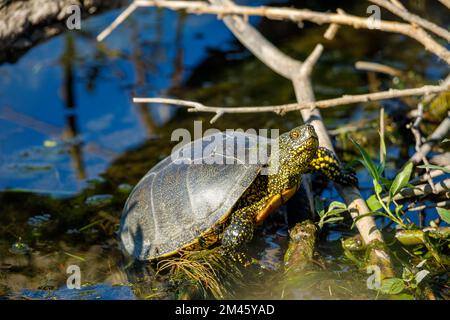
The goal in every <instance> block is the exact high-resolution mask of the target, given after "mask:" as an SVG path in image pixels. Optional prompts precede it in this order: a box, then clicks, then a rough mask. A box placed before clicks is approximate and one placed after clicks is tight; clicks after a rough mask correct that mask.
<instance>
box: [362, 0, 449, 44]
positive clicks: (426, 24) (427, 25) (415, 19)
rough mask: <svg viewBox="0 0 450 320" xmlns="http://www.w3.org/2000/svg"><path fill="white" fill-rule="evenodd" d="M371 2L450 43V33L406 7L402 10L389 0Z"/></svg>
mask: <svg viewBox="0 0 450 320" xmlns="http://www.w3.org/2000/svg"><path fill="white" fill-rule="evenodd" d="M369 1H370V2H372V3H375V4H377V5H379V6H381V7H383V8H385V9H387V10H389V11H391V12H392V13H393V14H395V15H397V16H399V17H401V18H402V19H403V20H405V21H407V22H409V23H411V24H412V25H418V26H421V27H422V28H424V29H427V30H428V31H431V32H433V33H434V34H436V35H438V36H440V37H441V38H443V39H445V40H447V41H448V42H450V32H448V31H447V30H445V29H443V28H441V27H439V26H438V25H436V24H434V23H432V22H430V21H428V20H425V19H422V18H421V17H419V16H417V15H415V14H412V13H411V12H409V11H408V10H406V9H405V7H403V8H400V7H398V6H396V5H394V4H392V3H391V2H389V1H387V0H369Z"/></svg>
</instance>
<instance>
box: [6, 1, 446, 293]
mask: <svg viewBox="0 0 450 320" xmlns="http://www.w3.org/2000/svg"><path fill="white" fill-rule="evenodd" d="M354 3H355V4H354ZM356 3H358V2H357V1H354V2H349V4H348V6H349V8H346V9H348V11H351V10H353V9H355V10H359V9H360V8H359V7H358V4H356ZM116 15H117V12H113V13H108V14H104V15H102V16H99V17H95V18H91V19H89V20H88V21H85V22H83V29H82V32H80V33H72V32H70V33H66V34H63V35H61V36H58V37H56V38H54V39H52V40H50V41H48V42H47V43H44V44H42V45H40V46H38V47H36V48H34V49H33V50H31V51H30V52H28V53H27V54H26V55H25V56H24V57H22V58H21V59H20V60H19V61H18V62H17V63H15V64H14V65H1V66H0V189H1V190H4V191H5V190H9V191H8V192H2V193H1V194H0V201H1V207H0V297H2V296H9V297H12V298H25V299H78V298H84V299H133V298H134V297H135V295H136V296H137V297H139V298H158V299H161V298H170V297H174V296H171V295H170V294H169V293H168V289H167V286H166V285H165V284H161V283H155V284H152V285H144V286H142V287H140V286H135V287H132V289H133V291H131V289H130V287H129V286H127V284H128V280H129V279H130V271H129V269H128V266H129V265H128V262H127V261H125V260H124V257H123V256H122V254H121V251H120V247H119V244H118V243H117V240H116V231H117V227H118V223H119V217H120V213H121V210H122V207H123V204H124V202H125V200H126V198H127V196H128V193H129V192H130V190H131V187H132V186H133V185H134V184H135V183H136V182H137V181H138V180H139V179H140V177H142V175H143V174H144V173H145V172H147V171H148V170H149V169H150V168H151V167H152V166H153V165H154V164H155V163H157V162H158V161H159V160H160V159H162V158H163V157H165V156H167V155H168V154H169V153H170V150H171V148H172V147H173V146H174V143H173V142H171V141H170V135H171V132H172V131H173V130H174V129H177V128H187V129H189V130H192V128H193V121H194V120H203V121H204V123H203V127H204V130H206V129H208V128H209V124H208V120H209V119H210V115H206V114H193V113H187V112H185V111H184V110H177V109H174V108H167V107H165V106H149V105H146V104H140V105H134V104H132V103H131V100H132V97H134V96H171V95H173V96H175V97H180V98H186V99H192V100H198V101H201V102H204V103H205V104H211V105H229V106H233V105H240V104H245V105H251V104H269V103H271V104H275V103H287V102H292V101H294V99H295V96H294V92H293V90H292V88H291V86H290V84H289V83H288V82H287V81H286V80H284V79H281V78H279V77H278V76H276V75H274V74H273V73H272V71H270V70H268V69H267V68H265V67H264V66H263V65H262V64H261V63H260V62H259V61H257V60H256V59H254V58H252V57H251V56H250V55H249V54H248V53H247V52H246V51H245V50H243V49H242V48H241V47H240V46H239V45H238V44H237V43H236V42H234V41H233V38H232V36H231V35H230V33H229V32H228V31H227V29H226V28H225V27H224V26H223V24H222V23H221V22H220V21H217V19H216V18H215V17H212V16H187V15H184V14H181V13H174V12H170V11H164V10H139V11H138V12H136V13H135V14H134V15H133V16H132V17H131V18H130V20H129V21H127V22H126V23H125V24H124V25H123V26H121V27H120V28H119V29H118V30H116V31H115V32H114V33H113V34H112V35H111V36H110V38H108V40H107V41H106V42H105V43H100V44H99V43H96V42H95V41H94V38H95V35H96V34H98V32H99V31H100V30H101V29H102V28H103V27H105V26H106V25H108V22H110V21H111V20H112V19H113V18H114V17H115V16H116ZM252 21H255V23H260V27H261V29H262V30H263V32H264V34H267V35H268V36H269V37H270V38H271V39H274V41H275V42H276V43H277V44H278V45H280V46H282V47H283V50H285V51H286V52H289V53H290V54H292V55H293V56H295V57H299V58H304V57H305V56H306V55H307V54H308V52H310V50H311V49H312V48H313V47H314V44H315V43H317V42H318V41H321V42H322V41H323V38H322V34H323V31H324V29H325V27H323V28H322V27H317V28H314V29H312V28H306V29H305V30H299V29H298V28H297V27H296V26H293V25H291V24H284V23H279V22H275V23H269V22H267V21H262V22H261V20H260V19H254V20H252ZM274 26H277V27H276V28H275V27H274ZM280 35H283V36H280ZM356 37H358V39H360V41H361V44H360V45H359V46H355V45H353V40H354V39H355V38H356ZM405 41H408V40H405V39H404V38H401V37H398V36H387V35H386V34H381V35H380V34H379V33H373V32H364V31H354V30H351V29H345V28H344V29H342V30H341V31H339V33H338V41H335V42H332V43H326V44H325V46H326V50H325V52H324V54H323V56H322V58H321V61H320V63H319V64H318V66H317V69H316V71H315V74H314V81H315V91H316V94H317V97H318V98H329V97H335V96H336V95H339V94H342V93H344V92H346V93H361V92H367V91H368V87H367V77H366V75H365V74H364V73H358V72H355V70H354V68H353V63H354V62H355V61H357V60H362V59H364V60H373V61H381V62H383V61H389V63H391V64H392V65H393V66H396V67H399V68H400V69H403V70H413V71H414V72H415V74H416V75H417V77H419V78H420V80H421V81H422V80H423V79H421V78H426V79H428V80H430V79H431V80H433V79H438V78H442V76H443V75H444V74H445V72H447V71H446V70H445V68H444V66H443V65H442V64H441V63H440V62H439V61H437V60H436V59H434V58H433V57H432V56H430V55H425V56H421V58H420V61H418V60H417V59H418V58H417V57H418V54H419V52H420V50H421V48H420V46H418V45H416V44H414V43H410V42H408V43H407V45H408V48H409V50H404V47H405ZM377 80H378V81H379V85H380V86H381V88H385V87H389V86H392V85H393V84H392V83H391V81H390V79H387V78H384V77H381V78H379V79H377ZM388 106H389V110H390V111H389V110H387V112H392V113H395V112H398V111H399V110H400V112H402V110H403V109H402V106H403V102H402V101H398V102H391V103H390V104H388ZM324 116H325V119H326V122H327V126H328V127H329V128H330V129H336V130H334V131H336V135H337V137H336V144H337V147H338V149H339V150H340V151H343V150H346V149H348V145H346V142H345V141H346V139H341V138H342V137H345V135H342V134H341V133H339V132H340V131H339V130H340V128H341V127H342V126H344V125H346V124H348V122H349V121H350V122H351V123H352V124H354V125H355V127H357V128H358V126H359V127H360V128H361V127H363V129H362V130H360V131H357V132H355V134H360V136H358V138H361V139H360V140H362V142H364V139H365V140H366V141H371V139H377V138H376V137H377V132H376V123H374V121H370V120H367V119H376V116H377V105H374V107H373V108H371V107H364V108H363V107H362V106H360V105H357V106H351V107H342V108H339V109H336V110H327V111H326V112H324ZM362 121H363V122H364V121H366V122H364V123H362ZM298 123H299V115H298V114H295V113H290V114H288V115H286V116H284V117H281V116H273V115H271V114H260V115H258V117H254V116H251V115H240V116H237V117H236V116H232V115H226V116H224V117H223V118H221V120H220V121H219V122H218V123H217V124H215V126H216V127H217V128H219V129H225V128H243V129H247V128H249V127H252V128H280V129H281V131H285V130H287V129H289V128H292V127H294V126H296V125H298ZM361 123H362V124H361ZM370 124H374V125H373V126H371V125H370ZM391 139H393V140H392V141H394V142H392V141H391V142H392V144H394V143H395V144H396V146H395V148H392V150H391V151H393V152H396V153H400V154H401V155H403V157H404V156H405V150H406V155H407V153H408V150H409V147H410V145H409V142H408V141H402V139H399V138H398V137H396V133H393V137H392V138H391ZM395 139H397V140H395ZM403 140H405V139H403ZM374 150H376V148H375V146H374ZM391 155H392V157H391V159H390V160H391V162H389V165H391V166H393V165H395V163H394V160H397V161H399V159H398V158H401V157H400V156H397V154H395V156H394V154H393V153H392V154H391ZM341 156H342V157H343V158H344V159H346V160H350V159H352V158H353V157H354V154H353V153H352V151H349V152H347V153H342V152H341ZM388 160H389V159H388ZM359 176H360V180H361V185H362V187H363V188H364V187H365V186H367V185H368V184H369V183H370V181H368V180H367V179H365V176H364V174H363V173H360V174H359ZM319 184H320V183H319ZM323 188H324V186H323V185H320V186H318V188H317V190H322V189H323ZM323 196H325V197H327V198H329V199H331V198H336V194H335V193H334V192H333V191H332V190H331V189H325V192H324V193H323ZM296 210H297V211H299V210H298V208H297V209H296ZM285 228H286V215H285V213H284V211H282V210H280V212H279V213H278V214H275V215H274V216H273V217H271V218H270V219H269V220H268V221H267V223H265V224H264V226H263V227H262V228H260V229H259V230H258V233H257V236H256V237H255V238H256V240H255V241H254V243H253V244H252V246H251V251H252V252H254V255H255V256H256V257H257V259H259V261H260V265H259V269H258V270H257V272H254V273H253V274H252V277H251V279H252V280H249V284H248V287H247V288H245V289H244V290H238V292H239V294H238V295H237V296H239V297H243V298H276V299H279V298H349V297H352V298H367V297H372V298H373V297H374V294H373V292H367V290H366V288H364V279H359V278H358V276H355V275H358V274H360V273H358V272H357V271H356V268H354V267H351V264H349V263H348V261H346V260H345V258H344V257H343V256H342V250H340V246H339V243H338V242H335V241H328V242H329V244H327V245H325V246H324V247H323V248H322V247H321V248H319V250H320V252H321V253H322V254H323V256H324V259H325V260H326V261H325V262H320V261H318V262H317V265H318V266H320V267H318V268H317V269H313V270H310V271H309V272H308V273H307V274H306V275H305V277H303V278H302V279H294V280H292V281H291V283H288V284H284V285H281V286H280V285H279V283H280V277H281V273H280V270H282V253H283V252H284V250H285V247H286V242H287V236H286V232H285ZM283 230H284V231H283ZM333 232H335V233H333ZM333 232H329V233H328V234H326V235H325V237H327V236H329V239H335V238H336V237H333V234H334V235H336V234H339V235H340V233H338V232H339V231H333ZM328 242H327V243H328ZM72 264H76V265H79V266H80V268H81V270H82V282H83V284H85V287H83V290H82V291H77V292H72V291H70V290H68V289H65V287H64V285H65V283H66V279H67V276H68V275H67V272H66V269H67V267H68V266H69V265H72ZM318 279H320V281H318ZM292 283H294V284H295V285H292ZM133 292H134V293H133Z"/></svg>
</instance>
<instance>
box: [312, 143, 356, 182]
mask: <svg viewBox="0 0 450 320" xmlns="http://www.w3.org/2000/svg"><path fill="white" fill-rule="evenodd" d="M308 171H309V172H320V173H322V174H324V175H325V176H326V177H327V178H328V179H331V180H333V181H336V182H337V183H340V184H344V185H353V186H357V185H358V179H357V178H356V173H355V172H354V171H353V170H352V169H344V168H343V167H342V166H341V164H340V163H339V160H338V159H337V158H336V156H335V154H334V153H333V152H332V151H330V150H328V149H326V148H324V147H319V149H318V150H317V154H316V156H315V157H314V159H313V160H312V161H311V163H310V165H309V170H308Z"/></svg>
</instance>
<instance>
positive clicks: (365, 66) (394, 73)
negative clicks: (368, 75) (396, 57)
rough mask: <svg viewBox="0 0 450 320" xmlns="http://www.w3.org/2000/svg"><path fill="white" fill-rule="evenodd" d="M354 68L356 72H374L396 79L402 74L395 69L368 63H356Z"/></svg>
mask: <svg viewBox="0 0 450 320" xmlns="http://www.w3.org/2000/svg"><path fill="white" fill-rule="evenodd" d="M355 68H356V69H358V70H365V71H374V72H379V73H385V74H388V75H390V76H393V77H396V76H399V75H401V74H402V72H401V71H400V70H398V69H396V68H393V67H389V66H386V65H384V64H381V63H375V62H368V61H357V62H356V63H355Z"/></svg>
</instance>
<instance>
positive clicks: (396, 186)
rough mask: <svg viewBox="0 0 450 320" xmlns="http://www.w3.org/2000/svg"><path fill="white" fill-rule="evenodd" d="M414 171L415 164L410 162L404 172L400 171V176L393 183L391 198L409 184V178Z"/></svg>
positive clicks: (390, 192) (390, 191) (390, 190)
mask: <svg viewBox="0 0 450 320" xmlns="http://www.w3.org/2000/svg"><path fill="white" fill-rule="evenodd" d="M412 170H413V163H412V162H408V164H407V165H406V166H405V167H404V168H403V170H402V171H400V173H399V174H397V176H396V177H395V179H394V182H392V185H391V188H390V189H389V195H390V196H391V198H392V197H393V196H395V195H396V194H397V193H398V192H399V191H400V190H401V189H402V188H403V187H404V186H406V185H407V184H408V181H409V178H410V177H411V174H412Z"/></svg>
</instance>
